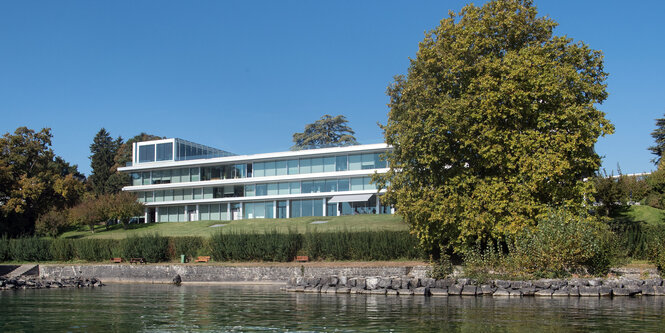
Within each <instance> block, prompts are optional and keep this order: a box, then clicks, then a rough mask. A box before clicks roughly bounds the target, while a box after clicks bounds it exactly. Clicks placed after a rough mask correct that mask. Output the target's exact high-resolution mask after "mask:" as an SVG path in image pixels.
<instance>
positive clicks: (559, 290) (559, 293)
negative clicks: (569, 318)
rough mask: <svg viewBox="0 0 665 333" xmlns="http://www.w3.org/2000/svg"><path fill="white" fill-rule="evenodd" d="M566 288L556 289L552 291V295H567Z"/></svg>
mask: <svg viewBox="0 0 665 333" xmlns="http://www.w3.org/2000/svg"><path fill="white" fill-rule="evenodd" d="M568 296H569V295H568V288H561V289H557V290H555V291H554V292H553V293H552V297H568Z"/></svg>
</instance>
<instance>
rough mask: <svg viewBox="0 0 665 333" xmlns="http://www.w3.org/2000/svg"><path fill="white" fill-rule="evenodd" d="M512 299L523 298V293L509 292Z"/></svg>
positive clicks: (517, 291)
mask: <svg viewBox="0 0 665 333" xmlns="http://www.w3.org/2000/svg"><path fill="white" fill-rule="evenodd" d="M508 292H509V293H510V297H522V292H521V291H519V290H508Z"/></svg>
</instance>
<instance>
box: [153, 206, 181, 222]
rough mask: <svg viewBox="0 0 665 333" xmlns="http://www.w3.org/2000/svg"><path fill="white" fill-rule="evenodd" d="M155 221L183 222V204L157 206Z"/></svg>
mask: <svg viewBox="0 0 665 333" xmlns="http://www.w3.org/2000/svg"><path fill="white" fill-rule="evenodd" d="M157 213H158V215H159V217H158V219H157V222H185V221H186V219H185V206H166V207H158V208H157Z"/></svg>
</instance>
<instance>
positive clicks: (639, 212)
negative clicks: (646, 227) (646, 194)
mask: <svg viewBox="0 0 665 333" xmlns="http://www.w3.org/2000/svg"><path fill="white" fill-rule="evenodd" d="M614 218H620V219H626V220H629V221H634V222H638V221H641V222H645V223H647V224H652V225H659V224H665V210H661V209H658V208H653V207H650V206H646V205H644V206H628V207H627V208H626V209H624V210H622V211H621V212H620V213H619V214H618V215H617V216H615V217H614Z"/></svg>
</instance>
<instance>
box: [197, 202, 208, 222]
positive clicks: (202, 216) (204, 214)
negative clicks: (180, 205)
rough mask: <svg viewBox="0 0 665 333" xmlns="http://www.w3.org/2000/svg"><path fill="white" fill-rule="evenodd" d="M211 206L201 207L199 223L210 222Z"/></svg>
mask: <svg viewBox="0 0 665 333" xmlns="http://www.w3.org/2000/svg"><path fill="white" fill-rule="evenodd" d="M209 210H210V206H209V205H199V221H206V220H210V211H209Z"/></svg>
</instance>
